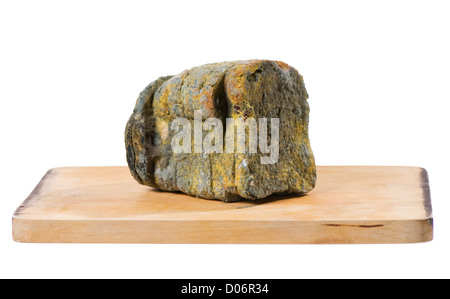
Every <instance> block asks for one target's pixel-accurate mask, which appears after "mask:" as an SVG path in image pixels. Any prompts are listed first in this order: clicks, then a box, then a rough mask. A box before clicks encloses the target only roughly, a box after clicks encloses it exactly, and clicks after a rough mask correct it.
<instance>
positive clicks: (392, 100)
mask: <svg viewBox="0 0 450 299" xmlns="http://www.w3.org/2000/svg"><path fill="white" fill-rule="evenodd" d="M449 16H450V4H449V2H448V1H433V0H427V1H282V0H276V1H245V0H240V1H230V0H228V1H193V0H190V1H155V2H151V1H80V0H79V1H46V0H41V1H1V2H0V43H1V44H0V101H1V108H0V114H1V115H0V130H1V139H0V140H1V147H0V151H1V152H0V162H1V163H0V167H1V168H0V169H1V171H0V174H1V180H0V186H1V188H0V205H1V207H0V277H2V278H449V277H450V275H449V272H450V270H449V269H450V260H449V254H448V253H449V252H450V230H449V229H450V213H449V212H450V211H449V207H450V197H449V186H450V184H449V179H450V177H449V175H448V173H449V171H448V170H449V168H448V167H449V165H448V164H449V153H450V151H449V150H450V147H449V142H448V138H449V137H448V130H449V128H450V123H449V119H448V115H449V102H450V92H449V82H450V75H449V69H450V63H449V62H450V60H449V53H450V38H449V29H450V17H449ZM237 59H273V60H281V61H284V62H286V63H288V64H290V65H292V66H294V67H295V68H297V69H298V70H299V72H300V73H301V74H302V75H303V76H304V79H305V84H306V88H307V90H308V93H309V95H310V99H309V101H310V106H311V115H310V138H311V143H312V147H313V150H314V154H315V156H316V162H317V164H318V165H407V166H421V167H424V168H426V169H427V170H428V173H429V178H430V186H431V196H432V204H433V215H434V224H435V230H434V232H435V236H434V240H433V241H431V242H427V243H419V244H396V245H394V244H386V245H165V244H155V245H152V244H135V245H130V244H116V245H113V244H27V243H16V242H14V241H12V237H11V217H12V214H13V212H14V211H15V209H16V208H17V207H18V206H19V205H20V204H21V203H22V201H23V200H24V199H25V198H26V197H27V196H28V194H29V193H30V192H31V191H32V190H33V188H34V187H35V185H36V184H37V183H38V182H39V180H40V179H41V177H42V176H43V174H44V173H45V172H46V171H47V170H48V169H50V168H54V167H60V166H98V165H107V166H109V165H126V161H125V148H124V142H123V132H124V127H125V123H126V121H127V119H128V117H129V115H130V114H131V112H132V109H133V107H134V104H135V100H136V98H137V96H138V94H139V92H140V91H141V90H142V89H143V88H144V87H145V86H146V85H147V84H148V83H149V82H150V81H152V80H154V79H156V78H157V77H159V76H162V75H173V74H177V73H180V72H181V71H183V70H185V69H188V68H191V67H194V66H198V65H201V64H204V63H210V62H219V61H228V60H237Z"/></svg>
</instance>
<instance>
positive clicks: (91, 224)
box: [12, 166, 433, 244]
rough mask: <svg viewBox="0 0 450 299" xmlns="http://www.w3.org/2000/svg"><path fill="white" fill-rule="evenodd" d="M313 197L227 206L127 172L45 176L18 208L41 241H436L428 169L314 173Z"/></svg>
mask: <svg viewBox="0 0 450 299" xmlns="http://www.w3.org/2000/svg"><path fill="white" fill-rule="evenodd" d="M317 176H318V180H317V185H316V187H315V189H314V190H313V191H312V192H310V193H309V194H307V195H303V196H299V195H295V196H271V197H269V198H266V199H263V200H258V201H243V202H235V203H226V202H222V201H216V200H206V199H201V198H196V197H191V196H188V195H185V194H182V193H171V192H161V191H158V190H155V189H152V188H149V187H146V186H142V185H139V184H138V183H137V182H136V181H134V179H133V178H132V177H131V175H130V173H129V170H128V168H127V167H122V166H117V167H63V168H54V169H51V170H49V171H48V172H47V173H46V174H45V176H44V177H43V178H42V180H41V182H40V183H39V184H38V185H37V186H36V188H35V190H34V191H33V192H32V193H31V194H30V196H29V197H28V198H27V199H26V200H25V201H24V202H23V203H22V205H20V206H19V207H18V208H17V210H16V211H15V213H14V215H13V217H12V218H13V219H12V233H13V240H15V241H18V242H42V243H240V244H352V243H363V244H370V243H414V242H426V241H430V240H432V238H433V218H432V208H431V199H430V192H429V184H428V176H427V172H426V170H425V169H423V168H420V167H409V166H318V167H317Z"/></svg>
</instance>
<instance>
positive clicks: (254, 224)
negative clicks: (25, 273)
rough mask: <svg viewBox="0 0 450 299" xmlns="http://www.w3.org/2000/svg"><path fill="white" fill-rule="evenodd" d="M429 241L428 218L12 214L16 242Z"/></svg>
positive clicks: (270, 242) (373, 242) (429, 220)
mask: <svg viewBox="0 0 450 299" xmlns="http://www.w3.org/2000/svg"><path fill="white" fill-rule="evenodd" d="M432 239H433V219H432V218H427V219H411V220H384V221H370V222H369V221H333V222H323V221H275V222H274V221H139V220H134V221H133V220H122V221H121V220H119V221H118V220H89V221H79V220H72V221H66V220H30V219H24V218H21V217H20V216H19V217H17V216H15V217H13V240H14V241H16V242H21V243H136V244H143V243H144V244H396V243H423V242H429V241H431V240H432Z"/></svg>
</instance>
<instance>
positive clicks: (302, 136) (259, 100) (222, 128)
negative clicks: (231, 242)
mask: <svg viewBox="0 0 450 299" xmlns="http://www.w3.org/2000/svg"><path fill="white" fill-rule="evenodd" d="M307 99H308V94H307V92H306V89H305V86H304V82H303V78H302V76H301V75H300V74H299V73H298V71H297V70H296V69H294V68H293V67H291V66H289V65H287V64H286V63H283V62H280V61H271V60H246V61H231V62H221V63H211V64H206V65H202V66H199V67H194V68H192V69H189V70H185V71H183V72H181V73H180V74H178V75H176V76H165V77H160V78H158V79H157V80H155V81H153V82H151V83H150V84H149V85H148V86H147V87H145V89H144V90H143V91H142V92H141V93H140V95H139V97H138V99H137V102H136V105H135V108H134V111H133V113H132V115H131V117H130V119H129V120H128V122H127V125H126V130H125V145H126V152H127V163H128V166H129V168H130V171H131V174H132V175H133V177H134V178H135V179H136V180H137V181H138V182H139V183H141V184H143V185H147V186H150V187H154V188H158V189H160V190H164V191H181V192H183V193H186V194H189V195H192V196H197V197H202V198H205V199H218V200H222V201H238V200H244V199H249V200H256V199H260V198H265V197H267V196H269V195H272V194H292V193H307V192H309V191H310V190H312V189H313V188H314V186H315V183H316V167H315V162H314V155H313V152H312V150H311V146H310V141H309V137H308V121H309V105H308V102H307Z"/></svg>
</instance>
